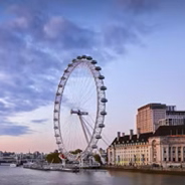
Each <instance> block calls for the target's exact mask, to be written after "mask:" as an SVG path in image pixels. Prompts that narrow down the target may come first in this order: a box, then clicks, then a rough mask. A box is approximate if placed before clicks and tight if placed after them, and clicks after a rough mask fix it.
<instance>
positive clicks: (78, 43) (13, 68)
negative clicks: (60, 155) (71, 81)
mask: <svg viewBox="0 0 185 185" xmlns="http://www.w3.org/2000/svg"><path fill="white" fill-rule="evenodd" d="M184 20H185V1H184V0H93V1H90V0H89V1H87V0H52V1H51V0H6V1H3V0H0V87H1V89H0V120H1V122H0V151H5V150H6V151H15V152H27V151H29V150H30V151H33V152H34V151H37V150H39V151H43V152H50V151H53V150H55V149H56V148H57V146H56V144H55V138H54V131H53V121H52V117H53V102H54V97H55V92H56V88H57V84H58V82H59V79H60V77H61V75H62V73H63V70H64V69H65V66H66V65H67V64H68V63H69V62H70V61H71V60H72V59H73V58H75V57H76V56H78V55H82V54H86V55H91V56H92V57H93V58H95V59H96V60H97V61H98V63H99V65H101V66H102V68H103V71H102V73H103V74H104V75H105V77H106V79H105V84H106V86H107V88H108V91H107V99H108V104H107V112H108V115H107V117H106V121H105V124H106V128H105V129H104V131H103V134H104V136H105V138H106V140H107V142H109V143H110V142H111V141H112V139H113V138H114V137H115V136H116V133H117V131H121V132H126V133H128V131H129V129H130V128H135V115H136V112H137V108H138V107H140V106H142V105H144V104H147V103H152V102H156V103H158V102H161V103H166V104H169V105H177V109H182V110H185V86H184V85H185V83H184V79H185V21H184ZM104 147H105V146H104Z"/></svg>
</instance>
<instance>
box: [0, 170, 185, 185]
mask: <svg viewBox="0 0 185 185" xmlns="http://www.w3.org/2000/svg"><path fill="white" fill-rule="evenodd" d="M104 184H105V185H184V184H185V176H169V175H153V174H142V173H131V172H124V171H105V170H100V171H98V170H96V171H95V170H88V171H83V172H80V173H77V174H75V173H67V172H54V171H53V172H43V171H36V170H30V169H23V168H9V167H4V168H3V167H0V185H104Z"/></svg>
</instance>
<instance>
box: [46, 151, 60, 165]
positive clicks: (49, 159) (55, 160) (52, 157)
mask: <svg viewBox="0 0 185 185" xmlns="http://www.w3.org/2000/svg"><path fill="white" fill-rule="evenodd" d="M58 155H59V153H56V152H54V153H50V154H48V155H47V156H46V160H47V162H48V163H61V159H60V158H59V157H58Z"/></svg>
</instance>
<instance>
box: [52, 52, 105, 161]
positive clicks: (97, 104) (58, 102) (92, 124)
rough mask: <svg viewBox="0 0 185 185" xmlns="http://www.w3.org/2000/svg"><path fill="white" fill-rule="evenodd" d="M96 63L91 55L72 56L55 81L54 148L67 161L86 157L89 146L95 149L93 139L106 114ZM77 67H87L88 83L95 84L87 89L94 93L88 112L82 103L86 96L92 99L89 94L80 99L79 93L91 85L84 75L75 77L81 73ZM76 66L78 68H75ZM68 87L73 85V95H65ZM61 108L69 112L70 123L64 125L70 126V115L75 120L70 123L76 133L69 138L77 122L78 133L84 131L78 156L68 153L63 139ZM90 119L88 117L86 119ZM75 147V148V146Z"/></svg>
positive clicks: (101, 84)
mask: <svg viewBox="0 0 185 185" xmlns="http://www.w3.org/2000/svg"><path fill="white" fill-rule="evenodd" d="M96 63H97V62H96V61H95V60H93V59H92V58H91V57H86V56H82V57H77V59H74V60H73V61H72V62H71V63H70V64H68V67H67V68H66V69H65V70H64V73H63V75H62V77H61V79H60V82H59V84H58V88H57V92H56V97H55V103H54V132H55V138H56V143H57V145H58V150H59V151H60V152H61V153H63V154H64V155H65V156H66V157H67V158H68V159H69V160H76V159H77V158H79V157H81V158H85V157H87V156H88V155H89V154H91V152H92V151H93V149H96V147H97V142H98V140H99V139H101V132H102V129H103V127H104V118H105V115H106V103H107V99H106V98H105V91H106V87H105V86H104V82H103V79H104V77H103V76H102V75H101V73H100V71H101V68H100V67H99V66H96ZM81 67H85V68H86V69H87V71H88V73H89V75H90V76H91V83H94V87H95V89H90V93H92V92H93V93H94V95H96V98H95V99H96V100H95V99H94V103H92V102H91V104H90V106H89V105H88V111H87V108H86V107H87V105H86V107H83V106H85V105H84V103H85V104H87V102H88V101H89V99H90V98H92V96H91V95H87V97H90V98H87V97H86V99H87V100H86V99H85V98H84V99H83V98H82V97H83V96H82V94H83V93H84V91H85V90H87V89H88V88H91V87H89V84H90V80H89V81H88V82H85V81H84V79H86V76H85V77H84V78H81V77H80V78H79V77H78V76H77V74H80V75H84V74H82V72H80V70H81ZM78 69H80V70H79V71H78ZM83 70H84V69H83ZM75 72H76V73H75ZM86 75H87V74H86ZM79 79H80V80H83V83H77V82H78V80H79ZM89 79H90V78H89ZM72 81H75V82H76V83H75V82H74V85H72V83H71V82H72ZM79 85H82V88H83V89H80V88H81V87H79ZM68 87H72V88H74V92H72V94H73V95H74V97H72V96H70V95H69V92H70V91H69V90H68ZM75 88H79V89H80V91H79V92H80V93H79V94H80V97H78V96H79V95H77V96H75V95H76V94H77V89H75ZM84 89H85V90H84ZM88 90H89V89H88ZM68 91H69V92H68ZM81 92H82V93H81ZM84 94H85V93H84ZM69 99H70V100H69ZM80 100H82V102H83V104H81V102H80ZM76 102H80V103H78V105H77V103H76ZM68 103H69V104H68ZM65 104H66V105H65ZM67 104H68V105H67ZM64 107H67V108H66V111H68V114H70V115H69V117H70V124H69V123H66V125H68V126H70V125H72V122H71V118H72V117H73V118H74V117H75V118H76V119H78V120H79V123H78V124H73V126H72V127H75V129H76V133H74V134H73V135H72V136H71V137H74V135H75V134H77V132H78V131H77V128H76V127H77V126H79V125H80V124H81V130H83V132H82V133H83V134H84V136H83V137H84V138H85V141H86V145H85V144H84V146H85V147H83V151H82V152H81V153H80V155H79V154H78V155H75V154H71V153H70V146H69V143H67V142H66V141H65V131H64V130H65V129H64V118H63V117H64V114H65V108H64ZM92 107H93V108H94V109H93V110H94V112H95V113H94V114H93V115H92V111H90V109H92ZM69 112H70V113H69ZM86 113H87V114H86ZM90 113H91V114H90ZM85 114H86V115H85ZM90 119H92V120H91V121H90ZM73 121H74V120H73ZM75 123H77V121H75ZM90 128H91V129H90ZM73 129H74V128H73ZM67 130H69V129H67ZM67 137H68V138H69V137H70V135H68V136H67ZM71 137H70V138H71ZM77 141H78V140H77V139H76V140H75V139H74V138H73V141H72V142H73V144H74V143H75V142H77ZM75 147H77V145H76V146H75ZM76 149H77V148H76Z"/></svg>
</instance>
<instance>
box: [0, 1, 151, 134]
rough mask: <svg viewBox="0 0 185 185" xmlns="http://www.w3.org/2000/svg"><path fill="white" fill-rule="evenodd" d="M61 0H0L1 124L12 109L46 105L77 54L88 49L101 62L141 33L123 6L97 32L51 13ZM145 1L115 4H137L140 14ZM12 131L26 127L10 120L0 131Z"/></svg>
mask: <svg viewBox="0 0 185 185" xmlns="http://www.w3.org/2000/svg"><path fill="white" fill-rule="evenodd" d="M62 2H63V1H57V0H54V1H52V2H51V1H49V0H39V1H37V0H32V1H28V0H25V1H21V0H17V1H16V4H15V1H11V0H7V1H0V5H2V7H3V8H4V9H3V11H2V12H1V13H0V15H1V14H2V20H1V21H0V43H1V44H0V66H1V68H0V86H1V91H0V100H3V101H2V102H0V118H2V120H5V121H4V123H5V122H6V118H8V117H9V116H12V115H14V114H16V113H19V112H23V111H32V110H35V109H37V108H39V107H41V106H45V105H48V104H51V103H52V102H53V101H54V96H55V90H56V86H57V83H58V80H59V78H60V76H61V75H62V70H63V69H64V68H65V66H66V65H67V63H68V62H69V61H70V60H72V58H73V57H75V56H76V55H80V54H90V55H93V56H96V57H97V59H99V60H100V61H101V62H102V63H105V62H106V61H107V58H109V60H110V58H111V57H113V56H112V54H111V53H109V52H108V50H111V51H112V53H114V54H115V55H117V54H123V53H124V52H125V48H126V45H127V44H128V43H134V42H137V39H138V35H139V34H142V31H140V30H141V29H140V26H139V25H141V24H140V22H138V21H134V19H133V18H134V17H133V14H128V16H126V15H125V14H124V11H120V9H114V13H115V12H121V14H119V18H118V17H117V16H115V17H114V16H113V17H112V18H111V19H109V21H108V24H104V25H102V26H101V27H100V28H99V29H98V30H100V31H97V30H96V29H93V28H92V27H88V26H86V25H83V24H77V23H76V22H74V21H72V20H69V19H67V18H66V17H65V16H63V15H62V14H59V13H56V12H55V11H54V10H55V7H58V6H59V5H61V4H62ZM115 2H116V1H115ZM147 2H148V1H144V0H142V1H141V0H138V2H137V3H136V1H133V0H126V1H119V3H121V5H122V6H120V7H124V9H125V8H126V9H128V10H130V9H133V10H134V12H136V9H138V12H139V13H141V12H142V11H144V9H146V8H147V7H148V3H147ZM116 8H117V7H116ZM122 10H123V9H122ZM81 13H82V14H83V13H84V12H81ZM83 16H84V17H85V14H84V15H83ZM107 17H108V18H109V15H107ZM142 27H143V26H142ZM34 121H35V122H37V123H39V120H33V122H34ZM42 121H43V120H40V123H41V122H42ZM43 122H44V121H43ZM4 123H2V124H4ZM10 125H11V124H10ZM18 129H20V132H18ZM13 131H15V133H17V134H21V133H23V132H28V128H27V127H21V126H15V125H14V124H13V123H12V125H11V126H10V127H6V128H4V131H1V132H3V133H5V132H7V133H8V134H11V133H12V134H13Z"/></svg>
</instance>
